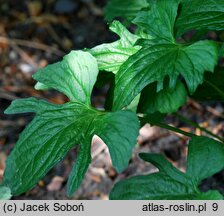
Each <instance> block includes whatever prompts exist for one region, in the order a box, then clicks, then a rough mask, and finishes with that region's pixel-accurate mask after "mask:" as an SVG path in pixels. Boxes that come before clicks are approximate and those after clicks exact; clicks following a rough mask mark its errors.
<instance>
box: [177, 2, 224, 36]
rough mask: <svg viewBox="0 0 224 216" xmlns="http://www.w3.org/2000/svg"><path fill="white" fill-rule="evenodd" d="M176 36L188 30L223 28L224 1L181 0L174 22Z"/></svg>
mask: <svg viewBox="0 0 224 216" xmlns="http://www.w3.org/2000/svg"><path fill="white" fill-rule="evenodd" d="M175 27H176V31H177V37H178V36H180V35H181V34H183V33H185V32H187V31H188V30H192V29H196V30H223V29H224V2H223V1H222V0H221V1H220V0H196V1H192V0H182V4H181V7H180V13H179V16H178V18H177V22H176V26H175Z"/></svg>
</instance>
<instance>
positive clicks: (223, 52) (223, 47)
mask: <svg viewBox="0 0 224 216" xmlns="http://www.w3.org/2000/svg"><path fill="white" fill-rule="evenodd" d="M219 57H221V58H224V43H222V45H221V47H220V49H219Z"/></svg>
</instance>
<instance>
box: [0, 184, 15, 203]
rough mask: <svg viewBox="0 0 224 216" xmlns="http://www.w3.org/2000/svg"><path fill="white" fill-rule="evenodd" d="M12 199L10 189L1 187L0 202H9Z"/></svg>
mask: <svg viewBox="0 0 224 216" xmlns="http://www.w3.org/2000/svg"><path fill="white" fill-rule="evenodd" d="M11 197H12V195H11V190H10V189H9V188H8V187H5V186H2V185H0V200H9V199H10V198H11Z"/></svg>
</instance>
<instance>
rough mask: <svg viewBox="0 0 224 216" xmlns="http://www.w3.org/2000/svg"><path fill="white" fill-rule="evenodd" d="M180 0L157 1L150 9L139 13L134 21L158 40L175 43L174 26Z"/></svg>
mask: <svg viewBox="0 0 224 216" xmlns="http://www.w3.org/2000/svg"><path fill="white" fill-rule="evenodd" d="M178 2H179V1H178V0H169V1H167V0H160V1H155V2H154V3H153V4H152V5H151V7H150V10H148V11H142V12H140V13H138V15H137V17H136V18H135V19H134V20H133V22H134V23H135V24H136V25H138V26H140V27H142V28H143V29H144V30H145V31H146V32H147V33H148V34H150V35H151V36H152V37H153V38H154V39H156V40H159V39H161V40H164V41H166V42H167V41H169V42H172V43H174V42H175V39H174V33H173V27H174V24H175V20H176V16H177V9H178V4H179V3H178Z"/></svg>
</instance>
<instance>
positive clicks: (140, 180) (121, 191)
mask: <svg viewBox="0 0 224 216" xmlns="http://www.w3.org/2000/svg"><path fill="white" fill-rule="evenodd" d="M216 155H217V156H218V158H217V156H216ZM140 157H141V158H142V159H143V160H145V161H147V162H150V163H152V164H153V165H154V166H156V167H157V168H158V169H159V172H157V173H153V174H149V175H145V176H135V177H131V178H129V179H127V180H123V181H121V182H118V183H117V184H115V186H114V188H113V189H112V191H111V193H110V199H116V200H117V199H119V200H123V199H126V200H127V199H132V200H136V199H138V200H142V199H148V200H161V199H172V200H179V199H181V200H183V199H210V200H211V199H223V196H222V195H221V194H220V193H219V192H218V191H213V190H210V191H207V192H205V193H204V192H201V191H200V190H199V189H198V185H199V184H200V182H201V180H203V179H204V178H206V177H208V176H211V175H213V174H215V173H217V172H218V171H220V170H222V169H223V168H224V146H223V144H222V143H219V142H217V141H215V140H212V139H210V138H207V137H193V138H192V139H191V141H190V142H189V153H188V159H187V171H186V173H183V172H181V171H179V170H178V169H177V168H175V167H174V166H173V165H172V164H171V163H170V162H169V161H167V160H166V159H165V158H164V156H162V155H156V154H147V153H141V154H140ZM215 160H216V161H215Z"/></svg>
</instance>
